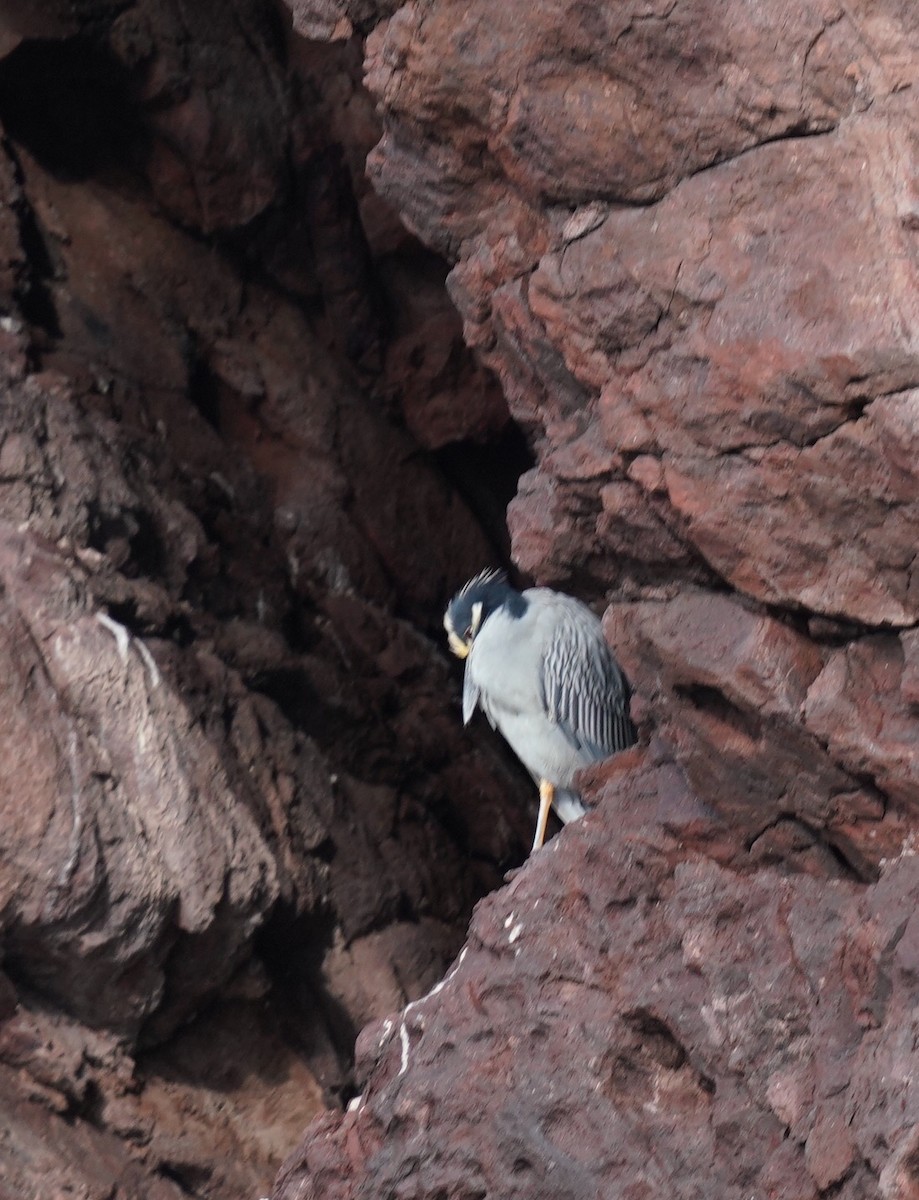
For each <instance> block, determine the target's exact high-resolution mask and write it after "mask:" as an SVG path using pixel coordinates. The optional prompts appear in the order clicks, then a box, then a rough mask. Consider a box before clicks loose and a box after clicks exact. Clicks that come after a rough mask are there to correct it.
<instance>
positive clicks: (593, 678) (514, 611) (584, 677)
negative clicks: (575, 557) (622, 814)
mask: <svg viewBox="0 0 919 1200" xmlns="http://www.w3.org/2000/svg"><path fill="white" fill-rule="evenodd" d="M444 629H445V630H446V633H447V642H448V644H449V647H450V649H451V650H452V651H453V653H454V654H455V655H456V656H457V657H458V658H461V659H464V660H465V671H464V675H463V724H464V725H468V724H469V721H470V720H471V718H472V715H473V713H474V712H475V710H476V707H478V708H481V709H482V711H483V712H484V713H485V716H486V717H487V718H488V720H489V722H490V723H491V726H492V728H493V729H497V730H498V732H499V733H500V734H502V736H503V737H504V739H505V740H506V741H507V742H508V744H509V745H510V747H511V749H512V750H513V751H514V753H515V754H516V755H517V757H518V758H519V759H520V761H521V762H522V763H523V765H524V766H525V767H526V769H527V771H529V773H530V775H531V776H532V777H533V780H534V782H535V783H537V784H538V786H539V816H538V819H537V822H536V834H535V837H534V839H533V848H532V850H531V853H532V852H533V851H535V850H538V849H539V848H540V847H541V846H542V844H543V841H544V839H545V834H546V822H547V820H548V818H549V809H550V807H553V806H554V808H555V811H556V812H557V813H558V815H559V817H560V818H561V820H562V821H563V822H565V823H567V822H569V821H574V820H576V819H577V818H578V817H581V816H583V815H584V813H585V811H586V809H585V807H584V804H583V802H582V800H581V798H580V796H579V795H578V793H577V792H576V791H574V790H573V789H572V787H571V784H572V782H573V780H574V776H575V773H576V772H577V771H579V770H580V769H581V768H582V767H586V766H587V765H588V764H589V763H594V762H599V761H600V760H601V759H604V758H608V757H609V756H610V755H612V754H616V753H618V752H619V751H620V750H625V749H627V748H628V747H629V746H632V745H634V743H635V740H636V736H635V726H634V725H633V724H632V720H631V717H630V715H629V699H630V696H631V689H630V687H629V683H628V680H627V679H626V677H625V675H624V673H623V671H622V669H621V667H620V666H619V664H618V663H617V662H616V659H615V658H614V656H613V652H612V650H611V649H610V647H609V645H608V643H607V641H606V639H605V637H604V636H603V628H602V626H601V624H600V621H599V620H598V618H597V617H596V616H595V614H594V613H593V612H591V610H590V609H589V608H588V607H587V605H586V604H583V603H582V602H581V601H580V600H577V599H575V597H574V596H568V595H566V594H564V593H563V592H556V591H553V590H552V589H551V588H527V589H526V590H525V591H522V592H521V591H518V590H517V589H516V588H514V587H512V586H511V585H510V583H508V579H507V575H506V573H505V572H504V571H501V570H493V569H487V570H484V571H482V572H481V573H480V574H478V575H476V576H474V577H473V578H472V579H470V580H469V581H468V582H467V583H465V584H464V585H463V586H462V587H461V588H460V590H459V591H458V592H457V593H456V595H455V596H454V597H453V599H452V600H451V601H450V603H449V604H448V605H447V609H446V612H445V613H444Z"/></svg>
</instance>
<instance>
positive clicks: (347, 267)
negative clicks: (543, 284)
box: [0, 0, 529, 1200]
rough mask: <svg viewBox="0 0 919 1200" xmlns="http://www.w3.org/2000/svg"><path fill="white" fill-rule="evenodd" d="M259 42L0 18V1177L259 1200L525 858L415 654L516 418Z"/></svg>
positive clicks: (483, 546)
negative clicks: (444, 457)
mask: <svg viewBox="0 0 919 1200" xmlns="http://www.w3.org/2000/svg"><path fill="white" fill-rule="evenodd" d="M289 25H290V20H289V16H287V14H286V12H285V10H284V9H282V8H277V7H275V6H273V5H272V4H269V3H262V2H261V0H251V2H250V0H239V2H238V3H233V4H230V5H225V4H218V3H213V4H211V3H208V4H204V5H196V6H192V8H191V9H188V8H187V6H182V5H174V4H172V3H169V2H160V0H138V3H136V4H128V5H112V4H109V3H106V2H103V0H86V2H85V3H81V4H79V5H69V4H67V5H64V4H47V5H42V6H35V5H31V4H20V3H15V2H13V0H10V2H9V3H0V126H2V130H0V132H2V137H0V198H2V201H3V203H2V204H0V314H2V316H0V662H2V666H3V670H2V673H0V678H2V684H0V740H2V745H3V749H4V761H5V768H4V774H3V783H2V785H0V823H2V827H3V836H2V837H0V966H2V973H0V1076H2V1079H0V1106H2V1113H0V1195H2V1196H3V1197H4V1198H5V1197H7V1196H10V1197H13V1196H17V1197H21V1196H32V1195H36V1196H37V1195H41V1196H62V1195H65V1194H67V1195H74V1194H79V1195H81V1196H85V1197H87V1198H90V1197H92V1198H93V1200H104V1198H105V1197H112V1196H114V1195H119V1196H132V1197H133V1196H137V1197H141V1196H151V1197H162V1198H164V1200H165V1198H167V1197H178V1196H181V1195H186V1196H188V1195H193V1196H208V1197H213V1198H220V1197H229V1196H240V1195H248V1196H253V1197H255V1196H259V1195H264V1194H265V1193H266V1192H267V1190H268V1189H269V1187H270V1183H271V1180H272V1178H273V1177H274V1175H275V1174H276V1172H277V1169H278V1167H279V1165H280V1163H281V1161H282V1160H283V1157H284V1155H285V1154H286V1153H288V1152H289V1150H290V1148H291V1146H292V1145H294V1144H295V1142H296V1140H297V1137H298V1136H299V1134H300V1132H301V1131H302V1129H303V1127H304V1126H305V1124H306V1123H307V1122H308V1121H309V1119H310V1118H311V1117H312V1116H313V1115H314V1114H316V1113H317V1112H318V1111H321V1110H322V1109H324V1108H325V1107H327V1106H328V1105H330V1104H331V1105H334V1104H340V1103H341V1101H342V1098H343V1097H344V1098H346V1097H347V1095H348V1094H349V1091H350V1089H351V1087H352V1074H351V1060H352V1055H353V1045H354V1039H355V1036H356V1034H357V1032H358V1030H359V1029H360V1027H361V1026H362V1025H363V1024H365V1023H366V1022H367V1021H369V1020H372V1019H375V1018H377V1017H379V1016H380V1015H381V1014H383V1013H385V1012H387V1011H389V1010H391V1009H393V1008H396V1007H399V1006H401V1005H404V1004H405V1003H406V1002H407V1001H409V1000H411V999H413V998H415V997H417V996H419V995H421V994H423V993H424V992H425V991H426V990H427V989H428V988H429V987H430V986H431V985H432V984H433V983H434V982H436V981H437V980H438V979H439V978H440V977H441V976H442V975H443V972H444V970H445V969H446V966H447V965H448V964H449V962H450V961H451V959H452V958H453V956H454V955H455V954H456V952H457V950H458V948H459V946H460V945H461V943H462V940H463V937H464V935H465V928H466V925H467V923H468V919H469V915H470V913H471V910H472V906H473V903H474V902H475V900H476V899H477V898H478V897H479V896H480V895H481V894H482V893H483V892H485V891H487V890H490V889H492V888H494V887H496V886H497V885H498V884H499V883H500V880H501V876H502V872H503V871H504V870H505V869H506V868H507V867H508V866H510V865H512V864H513V863H515V862H517V861H519V859H520V857H521V855H522V852H523V848H524V846H525V844H526V838H527V835H528V827H529V818H528V815H527V812H526V808H525V805H524V804H522V803H521V801H522V800H523V798H524V797H526V796H528V795H529V789H528V787H527V785H526V783H525V782H524V781H523V779H522V778H521V777H520V775H519V774H518V773H517V771H516V769H515V768H514V767H513V766H511V765H510V760H509V759H508V758H507V757H506V756H504V755H502V753H501V751H500V750H499V749H498V748H497V747H496V746H494V745H488V744H483V743H482V742H481V741H479V742H474V741H472V740H471V739H468V738H467V737H465V736H464V735H463V733H462V731H461V727H460V722H459V720H458V715H457V691H458V688H457V679H456V676H455V674H453V673H452V672H451V671H450V669H449V667H448V665H447V662H446V656H445V655H444V653H443V650H442V648H441V647H439V646H437V645H435V643H434V642H433V641H432V640H431V637H430V636H429V635H430V634H431V633H432V632H433V633H436V632H437V631H438V626H439V611H440V607H441V604H442V602H443V599H444V598H445V596H447V595H448V594H449V592H450V590H451V589H452V588H453V587H455V586H456V584H457V583H459V582H460V581H462V579H463V578H464V577H465V576H466V575H468V574H470V573H472V572H473V571H474V570H477V569H478V568H479V567H480V566H481V564H482V562H483V561H489V560H492V559H493V558H494V556H495V554H496V553H497V552H498V550H499V548H500V544H501V537H502V531H501V530H500V529H498V528H497V527H495V525H494V522H493V520H491V517H490V512H485V511H484V510H483V515H484V516H485V517H487V518H488V520H487V521H486V523H485V526H484V527H483V523H482V521H481V520H480V519H479V517H478V516H477V515H476V513H475V512H474V511H473V508H472V507H470V504H472V505H473V506H475V505H477V503H478V501H477V500H476V498H475V497H472V498H471V500H470V502H468V503H467V500H466V499H465V498H464V495H463V494H462V491H461V487H460V486H458V485H457V484H456V483H454V482H453V481H452V480H454V479H457V480H459V484H460V485H462V479H461V478H460V476H461V474H462V472H452V473H449V474H448V473H447V472H446V471H445V470H444V469H443V467H442V463H441V462H440V460H439V459H438V457H437V455H438V454H441V453H442V452H443V449H444V447H445V446H448V445H451V444H453V443H455V442H456V441H457V439H462V438H468V437H470V436H474V437H476V438H478V439H479V440H483V439H486V438H489V437H492V438H494V437H497V438H501V437H503V436H505V431H506V427H507V422H508V417H507V409H506V405H505V403H504V400H503V397H502V394H501V391H500V389H499V388H498V387H497V385H496V384H495V382H494V380H493V379H492V378H491V377H490V375H489V374H488V372H487V371H486V370H485V369H484V368H482V367H481V366H480V365H477V364H476V363H475V362H473V360H472V358H471V357H470V355H469V354H468V353H467V352H466V350H465V348H464V346H463V343H462V338H461V324H460V321H459V318H458V317H457V315H456V313H455V310H453V309H452V307H451V305H450V302H449V300H448V297H447V295H446V292H445V289H444V273H445V267H444V265H443V263H442V262H440V261H439V260H438V259H437V258H436V256H434V255H432V254H430V253H429V252H428V251H426V250H424V249H423V248H422V247H421V246H420V245H419V244H418V243H417V242H416V241H415V240H414V239H413V238H412V237H411V236H410V235H409V234H408V233H406V231H405V230H404V228H402V227H401V225H400V224H399V222H398V220H397V219H396V217H395V216H394V215H393V214H392V212H391V211H390V210H388V209H387V207H386V205H385V204H384V203H383V202H382V201H380V200H379V198H378V197H375V196H374V195H373V194H372V193H371V192H370V190H369V188H368V186H367V183H366V180H365V179H364V175H363V162H364V158H365V155H366V151H367V149H368V148H369V147H370V146H371V145H372V144H373V142H374V141H375V140H376V139H377V138H378V136H379V127H378V124H377V122H376V119H375V117H374V115H373V111H372V106H371V104H370V101H369V99H368V98H367V96H366V94H365V93H364V92H363V91H362V90H361V87H360V83H359V78H358V68H359V63H360V56H359V53H358V52H357V47H355V46H343V47H340V48H338V49H336V50H335V51H332V52H330V51H328V50H327V49H326V48H324V47H320V46H314V45H311V44H309V43H306V42H303V41H301V40H299V39H296V38H294V37H293V35H292V34H291V32H290V30H289ZM391 313H392V314H393V315H392V316H391V315H390V314H391ZM428 400H430V404H431V407H430V409H427V408H426V403H427V401H428ZM463 406H465V407H466V408H467V410H468V413H469V414H470V417H469V420H470V421H473V420H474V423H475V424H476V427H477V428H476V432H475V433H472V432H471V430H470V425H469V424H468V423H466V422H464V423H463V424H462V425H461V426H460V425H458V424H457V421H456V419H455V417H454V416H453V415H452V414H453V412H454V411H455V410H456V409H457V408H461V407H463ZM472 414H475V417H474V419H473V417H472ZM511 482H512V470H511V468H507V469H505V471H504V473H503V475H502V476H501V478H500V479H499V480H498V481H496V483H495V486H494V488H493V496H492V498H491V502H492V506H493V501H494V498H495V497H497V496H502V497H503V499H502V501H501V504H502V505H503V503H506V500H507V498H508V496H509V494H510V493H509V491H508V485H509V483H511ZM499 507H500V505H499ZM489 521H491V523H490V524H489ZM503 536H506V534H505V535H503ZM473 800H475V803H473V802H472V801H473Z"/></svg>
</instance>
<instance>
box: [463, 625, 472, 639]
mask: <svg viewBox="0 0 919 1200" xmlns="http://www.w3.org/2000/svg"><path fill="white" fill-rule="evenodd" d="M463 641H464V642H471V641H472V626H471V625H467V626H466V632H465V633H464V634H463Z"/></svg>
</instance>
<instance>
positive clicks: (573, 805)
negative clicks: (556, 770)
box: [552, 788, 587, 825]
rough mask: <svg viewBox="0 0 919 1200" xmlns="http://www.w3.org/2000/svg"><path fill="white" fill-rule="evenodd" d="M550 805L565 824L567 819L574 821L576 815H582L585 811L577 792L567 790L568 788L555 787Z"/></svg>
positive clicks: (576, 817)
mask: <svg viewBox="0 0 919 1200" xmlns="http://www.w3.org/2000/svg"><path fill="white" fill-rule="evenodd" d="M552 807H553V808H554V809H555V811H556V812H557V813H558V815H559V817H560V818H561V819H562V821H564V823H565V824H566V825H567V824H568V822H569V821H576V820H577V819H578V817H583V815H584V814H585V813H586V812H587V808H586V806H585V805H584V802H583V801H582V800H581V797H580V796H579V795H578V794H577V792H572V791H569V789H568V788H556V789H555V796H554V798H553V801H552Z"/></svg>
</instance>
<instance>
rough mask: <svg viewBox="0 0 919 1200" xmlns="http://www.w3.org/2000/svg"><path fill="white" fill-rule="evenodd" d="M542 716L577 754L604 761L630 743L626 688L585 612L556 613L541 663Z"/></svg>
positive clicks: (632, 731) (566, 610)
mask: <svg viewBox="0 0 919 1200" xmlns="http://www.w3.org/2000/svg"><path fill="white" fill-rule="evenodd" d="M542 689H543V698H544V701H545V707H546V712H547V714H548V715H549V717H550V719H551V720H553V721H555V722H556V723H557V724H558V726H559V728H560V729H561V730H562V731H563V732H564V733H565V735H566V736H567V737H568V739H569V740H570V741H571V743H572V745H574V746H575V747H576V748H577V749H578V750H585V751H586V752H587V753H588V754H590V755H591V757H594V758H606V757H607V756H608V755H610V754H615V753H616V752H617V751H619V750H624V749H625V748H626V747H627V746H631V745H632V744H633V743H634V741H635V728H634V726H633V725H632V720H631V717H630V716H629V685H628V683H627V681H626V678H625V676H624V675H623V674H622V671H620V669H619V667H618V666H617V664H616V661H615V659H614V658H613V656H612V652H611V651H610V649H609V646H607V644H606V641H605V639H604V637H603V633H602V631H601V629H600V627H599V625H598V624H597V623H596V621H595V619H594V617H593V614H592V613H590V612H585V613H583V614H582V613H581V612H579V611H577V610H576V609H572V608H570V607H567V606H566V607H565V608H563V609H562V610H561V613H560V616H559V619H557V621H556V623H555V625H554V628H553V632H552V636H551V637H550V639H549V643H548V645H547V647H546V651H545V654H544V656H543V660H542Z"/></svg>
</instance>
